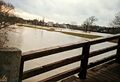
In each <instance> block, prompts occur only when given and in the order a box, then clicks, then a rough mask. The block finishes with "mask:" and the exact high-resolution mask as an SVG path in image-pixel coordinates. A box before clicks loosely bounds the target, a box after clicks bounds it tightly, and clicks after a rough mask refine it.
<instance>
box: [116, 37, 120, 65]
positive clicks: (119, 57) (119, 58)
mask: <svg viewBox="0 0 120 82" xmlns="http://www.w3.org/2000/svg"><path fill="white" fill-rule="evenodd" d="M116 61H117V63H119V64H120V38H119V39H118V47H117V53H116Z"/></svg>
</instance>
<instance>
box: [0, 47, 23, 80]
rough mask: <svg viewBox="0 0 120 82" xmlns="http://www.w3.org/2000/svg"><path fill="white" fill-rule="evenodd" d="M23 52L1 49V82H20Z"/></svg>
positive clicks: (15, 49)
mask: <svg viewBox="0 0 120 82" xmlns="http://www.w3.org/2000/svg"><path fill="white" fill-rule="evenodd" d="M20 63H21V51H20V50H19V49H17V48H0V82H19V71H20Z"/></svg>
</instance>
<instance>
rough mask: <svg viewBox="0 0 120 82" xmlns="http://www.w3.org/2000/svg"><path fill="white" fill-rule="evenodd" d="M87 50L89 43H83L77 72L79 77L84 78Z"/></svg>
mask: <svg viewBox="0 0 120 82" xmlns="http://www.w3.org/2000/svg"><path fill="white" fill-rule="evenodd" d="M89 50H90V45H89V44H85V45H84V46H83V49H82V59H81V66H80V73H79V74H78V75H79V78H80V79H86V74H87V65H88V58H89Z"/></svg>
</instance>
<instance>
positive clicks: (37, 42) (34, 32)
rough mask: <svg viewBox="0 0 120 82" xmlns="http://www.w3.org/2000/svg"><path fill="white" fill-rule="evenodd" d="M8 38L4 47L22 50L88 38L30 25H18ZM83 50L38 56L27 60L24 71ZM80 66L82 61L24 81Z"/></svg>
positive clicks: (99, 57) (103, 45)
mask: <svg viewBox="0 0 120 82" xmlns="http://www.w3.org/2000/svg"><path fill="white" fill-rule="evenodd" d="M6 38H7V41H6V42H4V44H2V46H3V47H17V48H19V49H20V50H22V52H26V51H30V50H38V49H43V48H48V47H53V46H59V45H64V44H68V43H75V42H78V41H85V40H88V39H86V38H82V37H77V36H72V35H66V34H63V33H59V32H53V31H46V30H41V29H34V28H28V27H16V29H13V30H12V31H9V32H8V33H6ZM111 45H114V43H110V42H104V43H101V44H97V45H93V46H92V47H91V48H90V50H91V51H94V50H97V49H101V48H104V47H109V46H111ZM81 50H82V49H81V48H79V49H74V50H70V51H66V52H62V53H58V54H54V55H51V56H48V57H42V58H37V59H34V60H30V61H27V62H25V65H24V71H25V70H29V69H32V68H35V67H40V66H42V65H45V64H48V63H52V62H55V61H58V60H62V59H65V58H69V57H72V56H75V55H80V54H81ZM115 52H116V51H111V52H108V53H105V54H103V55H100V56H96V57H94V58H91V59H90V60H89V61H95V60H96V59H101V58H103V57H106V56H109V55H111V54H113V53H115ZM78 66H80V62H76V63H73V64H70V65H68V66H64V67H62V68H58V69H55V70H53V71H50V72H47V73H43V74H41V75H38V76H35V77H32V78H30V79H26V80H24V81H23V82H37V81H39V80H41V79H44V78H46V77H49V76H52V75H55V74H58V73H60V72H62V71H65V70H67V69H72V68H74V67H78Z"/></svg>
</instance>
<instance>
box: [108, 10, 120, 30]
mask: <svg viewBox="0 0 120 82" xmlns="http://www.w3.org/2000/svg"><path fill="white" fill-rule="evenodd" d="M110 25H111V26H112V27H114V28H116V27H120V12H118V13H117V14H116V15H115V17H114V19H113V20H112V22H111V23H110Z"/></svg>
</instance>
